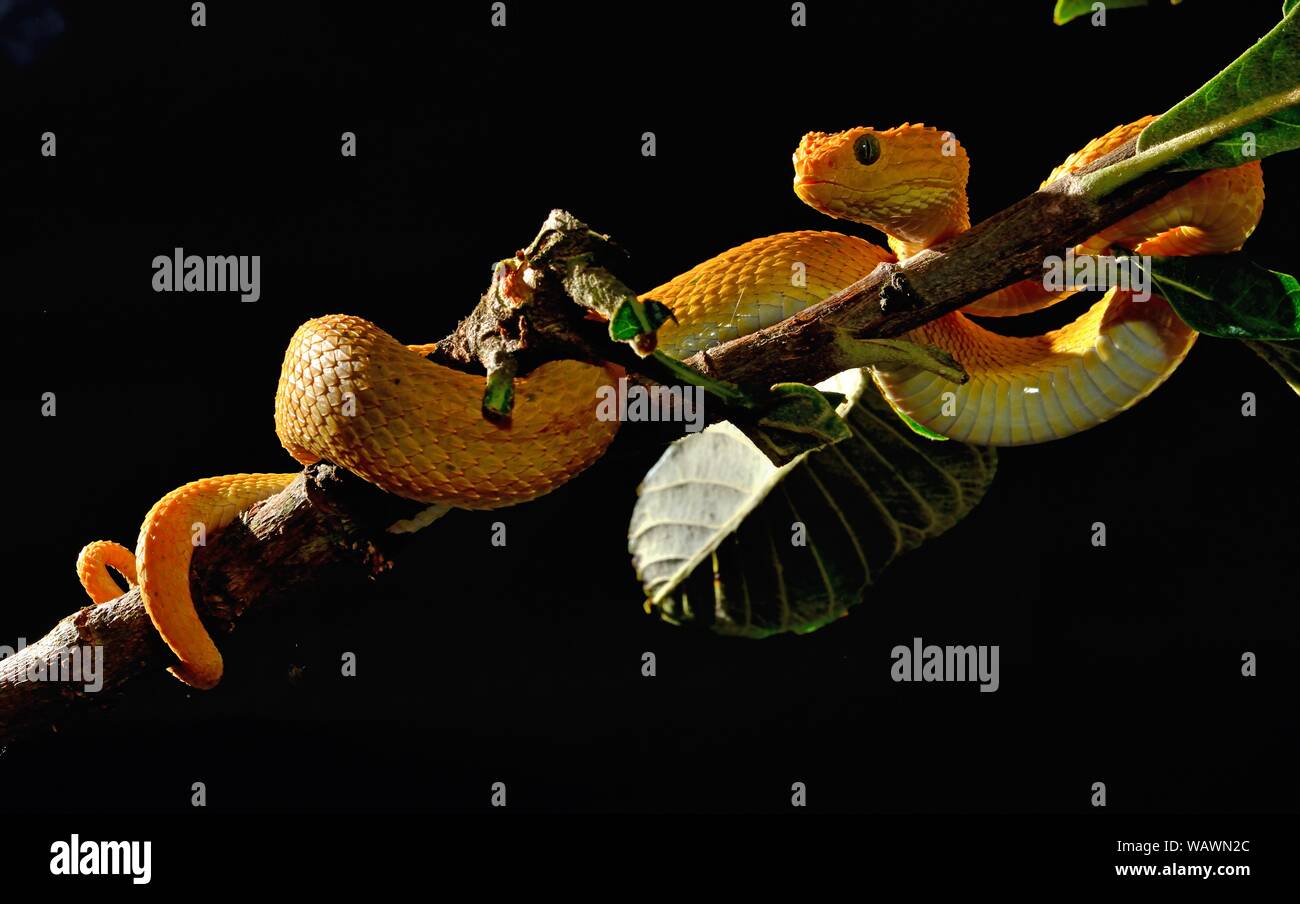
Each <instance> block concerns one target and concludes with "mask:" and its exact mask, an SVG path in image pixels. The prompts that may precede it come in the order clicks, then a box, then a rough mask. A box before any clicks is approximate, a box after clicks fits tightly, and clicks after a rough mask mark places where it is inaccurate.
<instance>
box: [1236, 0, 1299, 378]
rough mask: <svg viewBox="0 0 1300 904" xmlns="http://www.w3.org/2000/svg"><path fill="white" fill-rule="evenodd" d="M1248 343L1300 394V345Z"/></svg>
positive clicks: (1251, 348)
mask: <svg viewBox="0 0 1300 904" xmlns="http://www.w3.org/2000/svg"><path fill="white" fill-rule="evenodd" d="M1296 2H1300V0H1296ZM1246 345H1248V346H1250V350H1251V351H1253V352H1254V353H1255V354H1257V355H1259V356H1260V357H1261V358H1263V359H1264V360H1265V361H1267V362H1268V364H1269V366H1270V367H1272V368H1273V369H1274V370H1275V371H1277V372H1278V373H1279V374H1281V375H1282V379H1283V380H1286V385H1288V386H1290V387H1291V388H1292V389H1293V390H1295V393H1296V395H1300V345H1296V344H1292V343H1289V342H1247V343H1246Z"/></svg>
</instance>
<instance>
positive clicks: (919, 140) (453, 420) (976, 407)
mask: <svg viewBox="0 0 1300 904" xmlns="http://www.w3.org/2000/svg"><path fill="white" fill-rule="evenodd" d="M1148 122H1150V117H1148V118H1145V119H1142V120H1139V121H1137V122H1135V123H1131V124H1129V125H1125V126H1120V127H1119V128H1116V129H1114V130H1112V131H1111V132H1109V133H1108V134H1106V135H1105V136H1103V137H1101V138H1098V139H1096V140H1094V141H1092V142H1090V143H1089V144H1088V145H1087V146H1085V147H1084V148H1083V149H1082V150H1080V151H1079V152H1077V153H1076V154H1073V155H1072V156H1070V157H1069V158H1068V159H1067V160H1066V161H1065V163H1063V164H1062V165H1061V166H1060V167H1058V168H1057V169H1056V170H1055V171H1053V173H1052V175H1051V176H1049V177H1048V180H1047V181H1048V182H1050V181H1051V180H1052V179H1055V178H1056V177H1057V176H1058V175H1060V174H1061V173H1063V172H1068V171H1073V170H1075V169H1078V168H1081V167H1083V166H1084V165H1086V164H1087V163H1089V162H1090V161H1092V160H1094V159H1096V158H1097V157H1100V156H1101V155H1103V154H1105V153H1107V152H1108V151H1110V150H1112V149H1113V148H1115V147H1118V146H1119V145H1120V144H1123V143H1124V142H1125V141H1127V140H1128V139H1129V138H1130V137H1132V136H1133V135H1135V134H1137V132H1139V131H1140V130H1141V129H1142V128H1143V127H1144V126H1145V125H1146V124H1147V123H1148ZM794 166H795V183H794V188H795V192H796V193H797V194H798V196H799V197H800V199H802V200H803V201H804V202H805V203H807V204H809V205H811V206H812V207H814V208H816V209H817V210H820V211H822V212H823V213H826V214H829V215H830V216H833V217H838V218H841V219H848V220H853V221H855V222H858V223H863V224H867V225H870V226H874V227H875V228H877V229H879V230H881V231H882V232H884V233H885V234H886V236H887V237H888V240H889V246H890V249H891V250H892V251H893V253H892V254H891V253H890V252H888V251H886V250H885V249H883V248H880V247H879V246H877V245H873V244H871V243H870V242H867V241H865V240H863V239H860V238H856V237H854V236H849V235H843V234H840V233H834V232H793V233H781V234H778V235H771V236H767V237H765V238H761V239H757V240H755V241H752V242H748V243H746V244H744V245H740V246H738V247H736V248H733V249H731V250H729V251H726V252H724V253H722V254H720V255H718V256H717V257H715V258H713V259H711V260H708V261H705V262H704V263H702V264H700V265H699V266H697V267H695V268H693V269H691V270H690V271H688V272H686V273H683V274H682V275H680V276H678V277H676V278H675V279H673V280H671V281H670V282H668V283H665V284H664V285H662V286H660V287H658V288H656V289H653V290H652V291H650V292H647V293H646V294H645V296H643V297H644V298H654V299H656V300H658V301H661V302H663V303H664V304H666V305H668V306H669V307H670V308H672V309H673V312H674V314H675V317H676V322H675V323H674V322H672V321H669V322H668V323H665V324H664V325H663V326H661V327H660V329H659V347H660V348H662V349H663V350H665V351H667V352H668V353H669V354H672V355H675V356H678V357H686V356H688V355H690V354H692V353H694V352H695V351H697V350H699V349H701V348H705V347H708V346H709V345H713V344H717V343H718V342H721V341H726V340H728V339H732V338H735V337H737V336H741V335H744V334H746V333H750V332H753V331H755V330H758V329H761V328H762V327H766V326H769V325H771V324H772V323H775V322H777V321H779V320H781V319H784V318H786V317H789V316H791V315H792V314H794V313H795V312H797V311H799V310H802V309H803V308H805V307H808V306H809V305H811V304H814V303H816V302H818V301H820V300H821V299H823V298H825V297H826V296H828V295H830V294H832V293H834V292H836V291H838V290H839V289H841V288H843V287H844V286H846V285H848V284H849V283H851V282H853V281H855V280H856V279H858V278H859V277H861V276H863V275H865V274H866V273H868V272H870V271H871V270H872V269H874V268H875V266H876V265H877V264H879V263H881V262H882V261H893V260H897V259H903V258H906V257H908V256H910V255H912V254H915V253H917V252H919V251H920V250H922V249H924V248H927V247H929V246H930V245H933V244H936V243H938V242H941V241H943V240H945V239H947V238H950V237H951V236H953V235H955V234H957V233H959V232H962V231H963V230H965V229H967V228H969V226H970V221H969V218H968V213H967V201H966V178H967V172H968V166H969V165H968V161H967V157H966V153H965V151H964V149H962V148H961V146H960V145H959V144H957V143H956V141H955V140H954V139H953V138H952V136H951V135H950V134H948V133H940V132H939V131H938V130H936V129H933V128H928V127H926V126H923V125H910V124H904V125H902V126H899V127H897V128H894V129H889V130H874V129H868V128H856V129H850V130H848V131H846V132H839V133H836V134H829V135H828V134H822V133H810V134H808V135H806V136H804V138H803V141H802V142H801V143H800V145H799V147H798V149H797V150H796V152H795V155H794ZM1044 184H1046V182H1045V183H1044ZM1262 206H1263V179H1262V175H1261V173H1260V167H1259V164H1258V163H1250V164H1246V165H1244V166H1240V167H1236V168H1234V169H1219V170H1211V171H1209V172H1206V173H1204V174H1203V175H1201V176H1199V177H1197V178H1196V179H1195V180H1193V181H1191V182H1189V183H1187V184H1186V185H1185V186H1183V187H1182V188H1179V189H1177V190H1175V191H1173V192H1171V193H1170V194H1168V195H1166V196H1165V197H1164V198H1162V199H1161V200H1160V201H1158V202H1156V203H1154V204H1152V205H1150V206H1149V207H1146V208H1144V209H1143V210H1141V211H1138V212H1137V213H1134V214H1132V215H1130V216H1129V217H1127V218H1125V219H1124V220H1123V221H1121V222H1120V223H1117V224H1115V225H1114V226H1112V227H1110V228H1108V229H1106V230H1105V231H1104V232H1103V233H1101V234H1100V235H1098V236H1096V237H1094V238H1092V239H1090V240H1089V241H1088V242H1085V243H1084V244H1083V245H1082V246H1080V248H1079V249H1077V251H1078V253H1080V254H1083V253H1090V254H1098V253H1102V252H1104V251H1106V250H1107V249H1108V248H1109V247H1110V246H1112V245H1119V246H1121V247H1126V248H1132V249H1134V250H1136V251H1137V252H1139V253H1143V254H1161V255H1180V254H1212V253H1218V252H1226V251H1230V250H1235V249H1236V248H1237V247H1239V246H1240V245H1241V243H1242V242H1243V241H1245V239H1246V238H1247V236H1249V235H1250V233H1251V232H1252V231H1253V229H1254V228H1255V225H1256V223H1257V222H1258V221H1259V217H1260V213H1261V210H1262ZM800 264H801V265H802V268H799V267H798V265H800ZM800 269H801V272H802V277H803V278H802V279H800V280H795V279H792V273H793V272H795V271H796V270H800ZM1069 294H1070V293H1069V292H1058V293H1055V294H1053V293H1049V292H1047V291H1046V290H1045V289H1044V288H1043V286H1042V285H1041V283H1039V282H1037V281H1033V280H1027V281H1025V282H1023V283H1018V284H1016V285H1013V286H1010V287H1008V288H1006V289H1003V290H1001V291H999V292H995V293H994V294H992V295H989V296H987V297H985V298H983V299H980V300H979V301H978V302H976V303H975V304H973V305H970V306H968V307H967V308H965V309H964V313H961V312H959V313H953V314H948V315H946V316H944V317H940V318H939V319H937V320H935V321H933V322H931V323H928V324H926V325H925V326H923V327H921V328H919V329H917V330H915V331H913V332H912V333H910V334H908V337H907V338H909V339H911V340H912V341H916V342H922V343H928V344H931V345H936V346H939V347H941V348H943V349H945V350H947V351H948V352H950V353H951V354H952V355H953V357H955V358H956V359H957V360H958V361H959V362H961V364H963V365H964V366H965V368H966V370H967V371H968V373H969V374H970V380H969V382H967V383H965V384H963V385H956V384H952V383H949V382H947V381H946V380H944V379H943V378H942V377H939V376H936V375H934V374H931V373H929V372H926V371H923V370H920V369H918V368H916V367H912V366H905V367H896V368H893V369H884V368H876V369H875V370H874V376H875V380H876V383H877V385H878V386H879V387H880V389H881V391H882V392H883V393H884V394H885V396H886V397H887V398H888V399H889V400H890V402H891V403H892V404H893V405H894V406H895V407H896V408H897V409H899V410H900V411H903V412H905V413H906V414H907V415H909V416H910V417H911V418H913V419H914V420H916V421H918V422H919V423H921V424H922V425H924V426H926V427H928V428H930V429H931V430H934V431H936V432H939V433H942V434H944V435H946V436H949V437H953V438H956V439H961V440H967V441H970V442H974V443H980V444H987V445H1013V444H1019V443H1033V442H1043V441H1045V440H1049V439H1055V438H1058V437H1062V436H1067V435H1069V434H1071V433H1075V432H1078V431H1080V430H1084V429H1086V428H1088V427H1090V426H1093V425H1094V424H1098V423H1100V422H1102V421H1104V420H1106V419H1108V418H1110V417H1112V416H1113V415H1115V414H1117V413H1119V412H1120V411H1123V410H1124V409H1126V408H1128V407H1129V406H1131V405H1133V404H1134V403H1136V402H1137V401H1139V400H1140V399H1142V398H1144V397H1145V396H1146V395H1147V394H1148V393H1150V392H1151V391H1152V390H1154V389H1155V388H1156V387H1157V386H1158V385H1160V383H1161V382H1163V381H1164V379H1165V378H1166V377H1167V376H1168V375H1169V374H1170V373H1172V372H1173V370H1174V368H1175V367H1177V366H1178V364H1179V363H1180V362H1181V361H1182V359H1183V357H1184V356H1185V355H1186V354H1187V351H1188V350H1189V349H1190V347H1191V345H1192V342H1193V341H1194V340H1195V338H1196V334H1195V332H1193V331H1192V330H1191V329H1190V328H1189V327H1187V326H1185V325H1184V324H1183V322H1182V321H1181V320H1180V319H1179V318H1178V317H1177V316H1176V315H1175V314H1174V313H1173V311H1172V310H1171V309H1170V308H1169V305H1168V304H1167V303H1166V302H1165V301H1164V300H1163V299H1161V298H1159V297H1156V296H1152V297H1151V299H1150V300H1148V301H1146V302H1136V301H1133V300H1132V298H1131V295H1130V293H1128V292H1125V291H1123V290H1120V289H1110V290H1109V291H1107V293H1106V294H1105V296H1104V297H1103V298H1102V299H1101V300H1100V301H1098V302H1097V303H1096V304H1094V305H1093V306H1092V307H1091V309H1090V310H1089V311H1088V312H1087V313H1085V314H1083V315H1082V316H1080V317H1079V318H1078V319H1076V320H1075V321H1074V322H1073V323H1071V324H1069V325H1068V326H1066V327H1064V328H1062V329H1059V330H1053V331H1051V332H1048V333H1046V334H1044V335H1041V336H1035V337H1031V338H1009V337H1004V336H1000V335H997V334H994V333H992V332H989V331H987V330H985V329H983V328H982V327H980V326H978V325H977V324H976V323H975V322H974V321H972V320H971V319H970V318H969V317H968V316H967V315H969V314H977V315H984V316H1006V315H1013V314H1018V313H1023V312H1027V311H1032V310H1036V309H1038V308H1042V307H1046V306H1048V305H1050V304H1053V303H1055V302H1057V301H1059V300H1061V299H1063V298H1065V297H1067V296H1068V295H1069ZM432 348H433V346H430V345H419V346H406V345H402V344H401V343H399V342H398V341H397V340H396V339H394V338H393V337H391V336H389V335H388V334H387V333H385V332H384V331H383V330H381V329H379V328H378V327H376V326H375V325H374V324H372V323H369V322H367V321H365V320H362V319H361V318H359V317H350V316H346V315H331V316H327V317H321V318H317V319H315V320H310V321H308V322H307V323H305V324H303V325H302V326H301V327H299V328H298V331H297V332H296V333H295V334H294V336H293V338H292V340H290V343H289V348H288V351H287V352H286V354H285V358H284V364H283V367H282V369H281V373H280V381H279V386H278V389H277V392H276V400H275V423H276V433H277V434H278V436H279V438H280V442H281V444H282V445H283V446H284V447H285V449H287V450H288V451H289V453H290V454H291V455H292V456H293V457H294V458H295V459H297V460H298V461H299V462H301V463H303V464H310V463H312V462H315V461H318V460H321V459H326V460H329V461H332V462H334V463H336V464H339V465H342V466H344V467H346V468H348V469H349V470H351V471H352V472H354V473H355V474H357V475H358V476H360V477H362V478H364V479H365V480H368V481H370V482H371V483H373V484H375V485H377V486H379V487H380V488H381V489H383V490H385V491H387V492H390V493H393V494H396V495H398V496H401V497H404V498H407V499H411V500H415V501H420V502H428V503H444V504H449V505H452V506H456V507H460V508H478V509H487V508H496V507H499V506H506V505H513V504H515V503H519V502H526V501H528V500H530V499H534V498H536V497H538V496H541V495H543V494H545V493H547V492H549V491H551V490H553V489H554V488H556V487H557V486H559V485H560V484H562V483H565V482H566V481H568V480H569V479H570V478H572V477H573V476H574V475H576V474H577V473H579V472H580V471H582V470H583V469H584V468H586V467H587V466H588V465H590V464H591V463H592V462H594V461H595V460H596V459H597V458H599V457H600V456H601V455H602V454H604V451H605V449H606V447H607V446H608V445H609V443H610V442H611V441H612V440H613V438H614V434H615V432H616V431H617V429H618V424H617V422H616V421H603V420H599V419H597V418H596V417H595V401H596V398H597V389H598V388H599V387H600V386H602V385H605V384H607V383H609V382H610V380H611V378H612V376H613V373H612V371H610V370H607V369H606V368H603V367H599V366H595V365H590V364H584V363H580V362H576V361H555V362H550V363H547V364H544V365H542V366H541V367H539V368H537V369H536V370H534V371H532V373H530V374H529V375H527V376H526V377H522V378H518V379H517V380H516V383H515V393H516V399H517V404H516V406H515V410H514V414H513V418H512V426H511V427H510V429H508V430H503V429H502V428H500V427H498V426H496V425H495V424H492V423H491V422H489V421H487V420H486V419H485V418H484V417H483V415H482V413H481V407H480V405H481V399H482V396H483V382H484V378H483V377H482V376H476V375H471V374H468V373H463V372H461V371H458V370H454V369H451V368H448V367H444V366H442V365H439V364H435V363H433V362H432V361H430V360H428V359H427V358H426V357H424V356H425V355H426V354H427V353H428V352H430V351H431V350H432ZM949 393H951V394H952V395H947V394H949ZM295 476H297V472H294V473H286V474H236V475H231V476H226V477H212V478H207V479H204V480H199V481H195V482H194V483H190V484H186V485H185V486H183V487H180V488H179V489H177V490H174V491H172V492H171V493H168V494H167V495H166V496H164V497H163V498H162V499H161V500H159V501H158V503H157V504H155V505H154V507H153V508H152V509H150V511H149V513H148V515H147V516H146V517H145V520H144V524H143V526H142V527H141V529H140V535H139V539H138V541H137V545H136V550H135V554H134V555H132V553H131V552H130V551H129V550H128V549H126V548H125V547H123V546H120V545H118V544H116V543H110V542H106V541H96V542H94V543H90V544H88V545H87V546H86V547H85V548H84V549H83V550H82V551H81V555H80V556H79V557H78V559H77V574H78V577H79V578H80V580H81V583H82V585H83V586H84V587H85V589H86V592H87V593H88V594H89V595H90V597H91V599H92V600H94V601H95V602H96V603H102V602H107V601H108V600H111V599H114V598H116V597H118V596H120V595H121V592H122V591H121V589H120V588H119V587H118V585H117V583H116V582H115V581H114V580H113V579H112V577H111V576H110V575H109V574H108V571H107V568H110V567H111V568H113V569H114V570H115V571H117V572H118V573H120V574H121V575H122V576H123V577H124V578H125V579H126V580H127V582H128V583H130V584H132V585H134V584H137V583H138V584H139V586H140V593H141V596H142V598H143V601H144V605H145V608H146V610H147V612H148V614H149V617H150V619H151V620H152V622H153V624H154V626H155V627H156V628H157V630H158V632H159V633H160V634H161V636H162V638H163V640H164V641H165V642H166V643H167V645H168V646H169V647H170V648H171V650H172V651H173V653H175V655H176V658H177V660H178V662H177V664H176V665H174V666H173V667H172V669H171V671H172V673H173V674H174V675H176V677H178V678H180V679H181V680H182V681H184V682H186V683H187V684H190V685H192V686H194V687H199V688H210V687H213V686H214V685H216V684H217V682H218V681H219V680H220V678H221V674H222V660H221V654H220V652H218V650H217V648H216V645H215V644H214V643H213V642H212V639H211V637H209V635H208V633H207V631H206V630H205V629H204V627H203V624H202V623H201V621H200V620H199V617H198V614H197V613H196V611H195V609H194V604H193V601H192V600H191V598H190V592H189V565H190V559H191V555H192V553H193V549H194V540H193V539H192V532H193V533H198V528H199V527H200V526H202V528H203V532H204V534H208V533H212V532H215V531H217V530H220V529H221V528H222V527H224V526H226V525H227V524H229V523H230V522H231V521H232V520H234V519H235V517H236V516H237V515H238V514H239V512H240V511H242V510H243V509H245V508H247V507H248V506H250V505H252V504H254V503H255V502H258V501H260V500H262V499H265V498H268V497H270V496H272V495H274V494H275V493H277V492H279V491H280V490H281V489H283V488H284V487H285V486H286V485H287V484H288V483H289V482H290V481H291V480H292V479H293V478H294V477H295Z"/></svg>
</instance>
